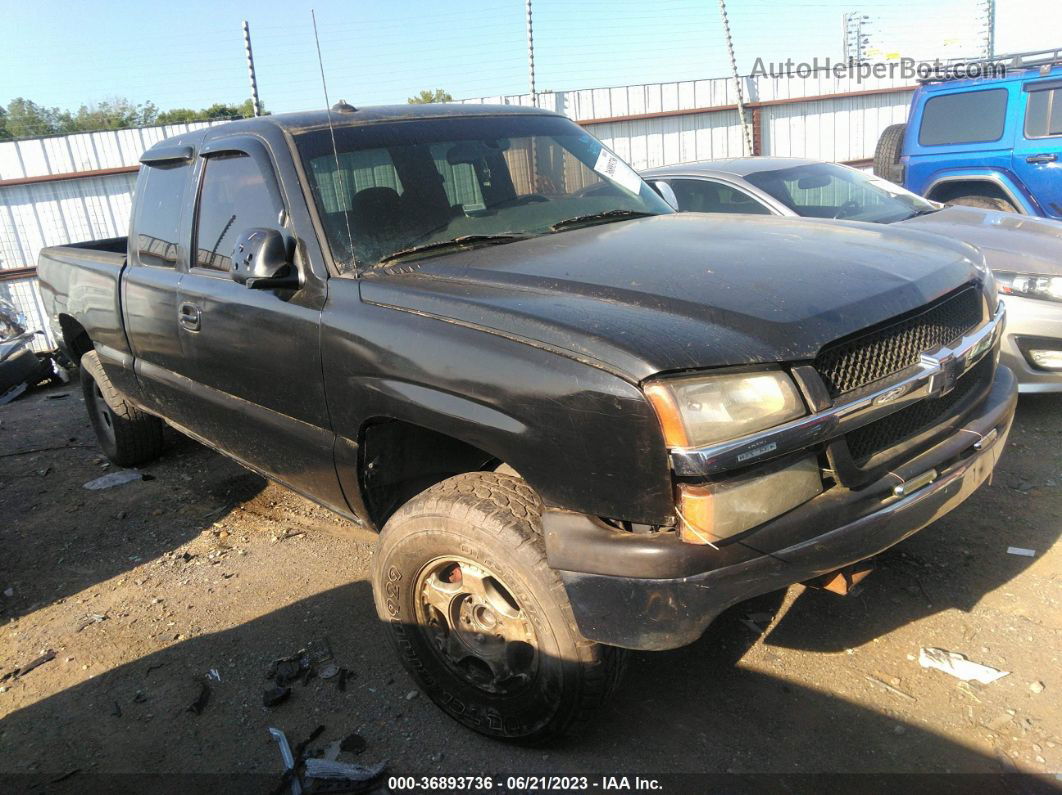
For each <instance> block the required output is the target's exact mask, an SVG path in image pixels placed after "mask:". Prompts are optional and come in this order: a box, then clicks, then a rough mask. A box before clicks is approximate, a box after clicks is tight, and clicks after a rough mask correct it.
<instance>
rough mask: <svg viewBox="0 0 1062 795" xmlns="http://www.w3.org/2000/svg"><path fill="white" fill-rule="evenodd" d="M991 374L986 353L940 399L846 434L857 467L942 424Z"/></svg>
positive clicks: (991, 362) (990, 358)
mask: <svg viewBox="0 0 1062 795" xmlns="http://www.w3.org/2000/svg"><path fill="white" fill-rule="evenodd" d="M994 371H995V358H994V357H993V355H992V354H991V353H989V354H988V355H986V356H985V357H984V358H983V359H982V360H981V361H980V362H978V363H977V364H976V365H974V366H973V368H971V369H970V371H969V372H968V373H966V374H965V375H964V376H963V377H962V378H960V379H959V380H958V382H957V383H956V384H955V388H954V389H952V390H951V392H949V393H948V394H946V395H944V396H943V397H939V398H930V399H928V400H921V401H919V402H918V403H915V404H914V405H912V406H908V407H907V408H905V409H900V410H899V411H897V412H896V413H895V414H890V415H889V416H887V417H884V418H882V419H880V420H878V421H877V422H872V423H870V424H869V425H864V426H863V427H862V428H859V429H857V430H855V431H852V432H851V433H849V434H848V435H847V436H845V439H846V440H847V442H848V452H849V453H850V454H851V456H852V458H853V459H854V460H855V462H856V463H857V464H863V463H865V462H866V461H868V460H869V459H870V458H871V457H872V456H874V455H875V454H876V453H879V452H881V451H882V450H888V449H889V448H890V447H894V446H895V445H898V444H900V442H903V441H904V440H906V439H910V438H911V437H913V436H917V435H918V434H919V433H921V432H922V431H925V430H928V429H929V428H931V427H933V426H934V425H936V424H938V423H940V422H943V421H944V420H946V419H948V418H949V417H950V416H951V415H952V414H953V413H955V412H956V411H957V410H958V407H960V406H961V405H962V404H963V402H964V401H965V400H966V399H967V398H968V397H970V396H971V395H972V394H974V393H975V392H977V391H978V390H979V389H980V388H982V387H985V386H987V385H988V382H989V381H990V380H991V379H992V375H993V373H994Z"/></svg>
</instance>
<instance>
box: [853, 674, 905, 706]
mask: <svg viewBox="0 0 1062 795" xmlns="http://www.w3.org/2000/svg"><path fill="white" fill-rule="evenodd" d="M863 678H864V679H866V680H867V681H868V682H870V684H872V685H874V687H877V688H880V689H881V690H884V691H885V692H886V693H892V694H893V695H894V696H899V697H900V698H902V699H904V700H905V701H917V700H918V699H916V698H915V697H914V696H912V695H910V694H909V693H905V692H903V691H902V690H900V689H899V688H898V687H893V686H892V685H890V684H889V683H888V682H882V681H881V680H880V679H878V678H877V677H876V676H869V675H866V676H864V677H863Z"/></svg>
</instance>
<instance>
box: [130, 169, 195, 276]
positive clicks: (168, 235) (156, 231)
mask: <svg viewBox="0 0 1062 795" xmlns="http://www.w3.org/2000/svg"><path fill="white" fill-rule="evenodd" d="M190 170H191V167H190V166H189V164H188V163H187V162H181V163H172V164H171V163H159V164H157V165H145V166H144V174H143V182H142V184H141V186H140V187H138V190H139V191H141V192H140V194H139V195H138V199H137V211H136V220H135V222H134V224H133V226H134V233H135V235H136V240H135V249H134V251H135V256H136V259H137V261H139V263H140V264H141V265H152V266H154V267H157V268H173V267H175V266H176V265H177V237H178V235H177V228H178V225H179V224H180V220H181V209H182V208H183V207H184V200H185V196H186V195H187V193H188V181H189V172H190Z"/></svg>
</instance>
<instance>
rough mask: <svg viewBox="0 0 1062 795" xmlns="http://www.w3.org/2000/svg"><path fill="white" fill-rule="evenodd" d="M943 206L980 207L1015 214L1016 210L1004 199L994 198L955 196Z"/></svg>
mask: <svg viewBox="0 0 1062 795" xmlns="http://www.w3.org/2000/svg"><path fill="white" fill-rule="evenodd" d="M944 203H945V204H949V205H951V204H958V205H961V206H963V207H980V208H981V209H982V210H999V211H1001V212H1005V213H1016V212H1018V208H1017V207H1015V206H1014V205H1013V204H1011V203H1010V202H1009V201H1007V200H1006V199H997V198H996V197H995V196H977V195H973V196H956V197H955V198H953V199H948V200H947V201H946V202H944Z"/></svg>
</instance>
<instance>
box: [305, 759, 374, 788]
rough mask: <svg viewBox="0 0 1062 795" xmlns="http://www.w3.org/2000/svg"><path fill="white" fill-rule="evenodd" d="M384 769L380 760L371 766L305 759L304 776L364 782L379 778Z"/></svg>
mask: <svg viewBox="0 0 1062 795" xmlns="http://www.w3.org/2000/svg"><path fill="white" fill-rule="evenodd" d="M386 769H387V763H386V762H380V763H379V764H375V765H373V766H372V767H365V766H364V765H356V764H354V763H352V762H331V761H329V760H327V759H307V760H306V778H313V779H325V780H328V781H350V782H354V783H358V784H365V783H368V782H370V781H374V780H375V779H377V778H379V777H380V776H381V775H383V772H384V771H385V770H386Z"/></svg>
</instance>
